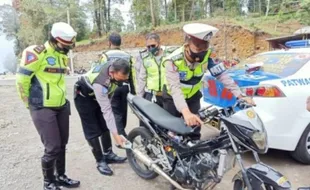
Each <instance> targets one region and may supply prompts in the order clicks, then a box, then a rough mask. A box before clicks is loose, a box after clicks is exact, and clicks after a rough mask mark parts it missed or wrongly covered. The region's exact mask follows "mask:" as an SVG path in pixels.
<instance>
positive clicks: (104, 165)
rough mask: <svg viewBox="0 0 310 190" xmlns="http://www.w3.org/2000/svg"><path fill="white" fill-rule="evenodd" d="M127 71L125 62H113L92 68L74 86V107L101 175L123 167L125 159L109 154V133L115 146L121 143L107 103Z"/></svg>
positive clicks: (110, 147) (125, 78)
mask: <svg viewBox="0 0 310 190" xmlns="http://www.w3.org/2000/svg"><path fill="white" fill-rule="evenodd" d="M129 71H130V66H129V63H128V61H127V60H125V59H121V58H116V59H114V60H110V61H108V62H107V63H106V64H100V65H97V66H95V67H93V68H91V69H90V70H89V71H88V72H87V73H86V74H85V75H83V76H82V77H80V78H79V80H78V81H77V82H76V84H75V89H74V103H75V107H76V109H77V111H78V113H79V116H80V119H81V122H82V127H83V132H84V136H85V138H86V140H87V142H88V144H89V145H90V147H91V150H92V153H93V155H94V157H95V160H96V162H97V169H98V171H99V172H100V173H101V174H103V175H113V171H112V170H111V168H110V167H109V166H108V164H112V163H124V162H125V160H126V159H127V158H126V157H119V156H117V155H116V154H115V153H113V151H112V143H111V136H110V132H111V133H112V135H113V137H114V139H115V141H116V143H117V144H118V145H120V146H122V145H123V142H124V139H122V138H121V136H120V135H119V133H118V131H117V125H116V121H115V117H114V114H113V111H112V106H111V103H110V100H111V98H112V96H113V93H114V92H115V89H116V88H117V87H118V86H119V85H122V83H123V82H124V81H127V80H128V77H129Z"/></svg>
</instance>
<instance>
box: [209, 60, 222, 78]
mask: <svg viewBox="0 0 310 190" xmlns="http://www.w3.org/2000/svg"><path fill="white" fill-rule="evenodd" d="M225 71H226V67H225V65H224V63H223V62H222V63H219V64H216V65H214V66H213V67H212V68H210V73H211V74H212V75H213V76H217V75H220V74H222V73H224V72H225Z"/></svg>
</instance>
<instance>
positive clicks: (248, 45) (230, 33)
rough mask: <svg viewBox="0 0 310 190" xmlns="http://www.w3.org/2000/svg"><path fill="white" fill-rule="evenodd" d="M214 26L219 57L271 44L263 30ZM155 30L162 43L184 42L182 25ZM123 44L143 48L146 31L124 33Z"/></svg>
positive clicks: (96, 46)
mask: <svg viewBox="0 0 310 190" xmlns="http://www.w3.org/2000/svg"><path fill="white" fill-rule="evenodd" d="M213 26H215V27H217V28H219V32H218V34H217V35H216V36H215V37H214V38H213V39H212V41H211V44H212V46H213V47H214V49H215V51H216V52H217V54H218V56H219V57H225V49H226V56H227V58H234V57H238V58H246V57H249V56H251V55H253V54H256V53H259V52H262V51H266V50H268V47H269V45H268V43H267V42H266V41H265V39H266V38H269V37H271V35H270V34H267V33H265V32H262V31H256V32H253V31H250V30H248V29H245V28H242V27H241V26H235V25H227V26H226V32H225V27H224V25H223V24H213ZM155 32H157V33H158V34H159V35H160V37H161V43H162V45H182V43H183V42H184V41H183V40H184V34H183V32H182V27H176V28H172V29H162V30H159V31H155ZM225 33H226V38H225ZM225 44H226V45H225ZM107 45H108V43H107V40H106V39H105V40H103V41H98V42H95V43H93V44H87V45H80V46H77V47H76V48H75V52H89V51H103V50H104V49H107ZM122 46H123V47H125V48H138V47H139V48H143V47H144V46H145V33H140V34H126V35H123V42H122Z"/></svg>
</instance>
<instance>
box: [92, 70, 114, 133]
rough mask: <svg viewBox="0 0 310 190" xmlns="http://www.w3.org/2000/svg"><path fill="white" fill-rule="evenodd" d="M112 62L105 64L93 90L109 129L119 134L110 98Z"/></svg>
mask: <svg viewBox="0 0 310 190" xmlns="http://www.w3.org/2000/svg"><path fill="white" fill-rule="evenodd" d="M109 68H110V64H107V65H105V67H104V68H103V69H102V70H101V72H100V74H99V76H98V77H97V78H96V79H95V81H94V83H93V85H92V86H93V90H94V94H95V97H96V100H97V102H98V104H99V105H100V108H101V112H102V114H103V118H104V120H105V121H106V124H107V127H108V129H109V130H110V131H111V132H112V133H113V134H117V128H116V122H115V118H114V115H113V112H112V107H111V102H110V98H109V88H111V85H112V84H111V81H110V76H109Z"/></svg>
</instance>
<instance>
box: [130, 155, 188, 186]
mask: <svg viewBox="0 0 310 190" xmlns="http://www.w3.org/2000/svg"><path fill="white" fill-rule="evenodd" d="M132 152H133V153H134V155H135V156H136V157H137V158H138V159H139V160H140V161H141V162H143V163H144V164H145V165H146V166H147V167H149V168H150V169H152V170H154V171H155V172H156V173H158V174H159V175H161V176H163V177H164V178H165V179H167V180H168V181H169V182H170V183H171V184H172V185H173V186H174V187H176V188H177V189H180V190H189V189H184V188H183V187H181V185H179V184H178V183H177V182H176V181H174V180H173V179H171V177H169V176H168V175H167V174H166V173H165V172H164V171H163V170H162V169H160V167H159V166H157V165H156V164H154V163H153V160H152V159H151V158H150V157H149V156H147V155H145V154H143V153H142V152H141V151H139V150H137V149H132Z"/></svg>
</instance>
